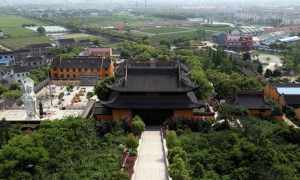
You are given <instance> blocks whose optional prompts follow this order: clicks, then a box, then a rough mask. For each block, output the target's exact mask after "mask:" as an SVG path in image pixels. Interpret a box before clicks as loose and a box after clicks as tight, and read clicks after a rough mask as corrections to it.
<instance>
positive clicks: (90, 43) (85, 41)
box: [77, 39, 94, 47]
mask: <svg viewBox="0 0 300 180" xmlns="http://www.w3.org/2000/svg"><path fill="white" fill-rule="evenodd" d="M77 44H78V46H81V47H91V46H93V45H94V42H93V41H91V40H89V39H82V40H79V41H78V42H77Z"/></svg>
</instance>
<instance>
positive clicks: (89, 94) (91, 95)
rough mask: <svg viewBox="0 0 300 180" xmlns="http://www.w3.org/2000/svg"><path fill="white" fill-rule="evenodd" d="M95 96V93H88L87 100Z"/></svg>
mask: <svg viewBox="0 0 300 180" xmlns="http://www.w3.org/2000/svg"><path fill="white" fill-rule="evenodd" d="M93 96H94V93H93V92H88V93H87V94H86V98H87V99H91V98H92V97H93Z"/></svg>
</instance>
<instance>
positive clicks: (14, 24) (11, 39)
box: [0, 15, 49, 49]
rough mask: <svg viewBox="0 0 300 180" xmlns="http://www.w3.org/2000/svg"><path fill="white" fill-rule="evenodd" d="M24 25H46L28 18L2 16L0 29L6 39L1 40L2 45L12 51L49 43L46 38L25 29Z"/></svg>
mask: <svg viewBox="0 0 300 180" xmlns="http://www.w3.org/2000/svg"><path fill="white" fill-rule="evenodd" d="M23 24H36V25H45V24H44V23H42V22H40V21H35V20H32V19H28V18H23V17H18V16H5V15H2V16H0V29H1V30H2V31H3V32H4V34H5V37H4V38H2V39H0V44H1V45H3V46H5V47H8V48H10V49H18V48H21V47H24V46H27V45H29V44H34V43H44V42H49V39H48V38H47V37H46V36H42V35H40V34H38V33H36V32H33V31H31V30H29V29H26V28H23V27H22V25H23Z"/></svg>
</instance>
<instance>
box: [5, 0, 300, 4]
mask: <svg viewBox="0 0 300 180" xmlns="http://www.w3.org/2000/svg"><path fill="white" fill-rule="evenodd" d="M0 1H3V2H4V1H7V2H9V3H10V4H24V3H25V4H28V3H31V4H47V3H66V2H73V3H83V2H87V3H89V2H90V3H99V4H101V3H105V2H106V3H107V2H109V3H112V2H115V3H122V4H123V3H124V4H126V3H135V2H139V3H144V1H145V0H50V1H45V0H0ZM147 1H148V4H151V3H153V4H158V3H164V4H166V3H172V4H181V5H185V4H203V3H205V4H207V3H209V4H218V3H220V4H223V3H226V4H228V3H236V4H243V5H248V4H250V5H258V4H260V5H264V4H265V5H292V4H300V0H188V1H187V0H147ZM3 2H2V3H3Z"/></svg>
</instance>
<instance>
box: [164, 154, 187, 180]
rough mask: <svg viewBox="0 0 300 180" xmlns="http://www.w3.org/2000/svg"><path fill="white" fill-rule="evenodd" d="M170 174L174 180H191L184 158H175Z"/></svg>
mask: <svg viewBox="0 0 300 180" xmlns="http://www.w3.org/2000/svg"><path fill="white" fill-rule="evenodd" d="M169 173H170V176H171V177H172V179H174V180H190V179H191V177H190V175H189V171H188V170H187V168H186V164H185V162H184V160H183V159H182V158H180V157H179V156H175V158H174V162H173V163H172V164H170V167H169Z"/></svg>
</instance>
